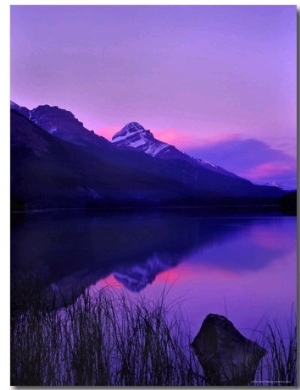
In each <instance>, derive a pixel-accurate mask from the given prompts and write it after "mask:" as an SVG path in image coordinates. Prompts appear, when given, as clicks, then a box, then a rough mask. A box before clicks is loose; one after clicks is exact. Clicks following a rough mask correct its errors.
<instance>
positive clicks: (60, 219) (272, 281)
mask: <svg viewBox="0 0 300 390" xmlns="http://www.w3.org/2000/svg"><path fill="white" fill-rule="evenodd" d="M11 270H12V283H14V280H15V278H19V277H20V276H24V275H26V274H28V273H31V272H34V273H38V275H39V277H41V278H43V280H44V282H45V284H47V285H49V286H51V288H53V289H56V290H57V289H60V290H61V291H64V292H67V291H70V290H71V289H73V288H74V287H77V286H79V285H83V286H84V287H86V288H93V289H98V288H101V287H102V286H106V285H110V286H112V287H113V289H115V290H116V291H122V290H124V291H127V293H128V294H129V295H130V297H132V298H133V299H134V298H135V297H136V296H137V295H138V294H139V295H140V294H142V295H145V296H146V298H147V299H150V300H151V299H155V298H156V297H159V296H160V295H161V293H162V292H163V291H165V292H167V294H166V302H167V303H168V304H173V303H174V302H177V307H180V309H181V312H182V313H183V315H184V316H185V317H186V318H187V321H188V323H189V326H190V329H191V332H192V334H195V333H196V332H197V331H198V330H199V327H200V325H201V323H202V321H203V319H204V318H205V316H206V315H207V314H209V313H218V314H223V315H225V316H227V317H228V318H229V319H230V320H231V321H233V323H234V324H235V326H236V327H237V328H239V329H240V330H241V331H242V333H244V334H245V335H248V336H251V334H252V333H253V330H254V329H257V328H259V327H261V325H262V324H264V323H265V322H266V321H273V320H274V319H277V320H278V321H279V322H280V324H282V326H283V327H284V326H285V324H286V320H287V319H288V318H289V316H290V314H291V311H292V308H293V307H294V310H295V309H296V306H297V305H296V296H297V295H296V283H297V276H296V275H297V272H296V218H295V217H284V216H275V215H274V216H272V215H255V216H254V215H252V216H251V215H250V216H249V215H244V216H243V215H235V216H226V215H221V216H220V215H219V216H217V215H215V216H212V217H209V216H207V215H206V216H201V215H194V214H193V213H192V212H191V213H189V214H184V213H181V214H176V213H160V212H157V213H144V214H141V213H139V214H131V213H123V214H113V215H112V214H106V215H101V214H96V215H95V214H86V213H80V214H79V213H76V214H75V213H67V214H66V213H49V214H46V213H41V214H35V215H26V216H23V217H21V218H16V219H13V221H12V233H11Z"/></svg>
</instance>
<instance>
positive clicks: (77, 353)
mask: <svg viewBox="0 0 300 390" xmlns="http://www.w3.org/2000/svg"><path fill="white" fill-rule="evenodd" d="M30 283H31V285H30V286H28V284H24V283H23V285H22V286H21V290H20V289H19V290H18V293H17V294H16V293H13V292H12V295H11V385H12V386H206V385H209V382H208V381H206V379H205V377H204V374H203V370H202V367H201V366H200V364H199V362H198V359H197V357H196V356H195V355H194V352H193V350H192V348H191V347H190V345H191V340H192V337H191V335H190V333H189V332H188V331H186V330H183V328H186V327H185V326H183V325H184V321H183V318H182V316H180V313H179V311H178V310H177V311H176V310H175V309H174V307H172V306H168V305H167V304H166V302H165V296H164V295H163V296H162V297H161V298H160V299H158V300H157V301H155V302H149V301H146V300H145V299H144V298H142V297H139V298H138V299H134V300H133V299H129V297H128V296H126V294H124V293H118V294H116V293H115V292H113V291H112V290H111V289H110V288H103V289H101V290H100V291H97V292H94V293H92V292H91V290H87V291H84V292H82V293H81V294H80V295H79V297H78V294H74V299H73V302H72V304H70V298H69V297H68V299H66V297H64V296H59V294H58V293H57V292H51V291H47V292H45V291H44V290H43V289H42V286H41V284H39V283H36V282H35V281H34V280H31V281H30ZM23 288H24V289H25V290H24V292H23V293H22V289H23ZM26 292H27V293H26ZM20 296H21V297H22V298H21V300H19V298H20ZM58 306H59V307H60V308H59V309H58ZM267 330H268V332H263V335H264V347H265V348H266V349H267V350H268V354H267V356H266V357H265V358H264V359H263V360H262V361H261V363H260V367H259V370H258V372H257V376H256V381H255V383H254V385H261V386H266V385H268V384H269V385H272V386H274V384H275V385H276V384H278V383H281V385H289V386H295V385H296V380H297V379H296V378H297V375H296V364H297V360H296V358H297V342H296V341H297V337H296V327H293V328H291V331H290V333H289V337H288V339H285V338H283V335H282V333H281V332H280V331H279V328H278V327H276V326H275V327H274V326H271V325H268V326H267ZM279 381H281V382H279ZM283 381H284V382H285V383H284V384H283ZM279 385H280V384H279Z"/></svg>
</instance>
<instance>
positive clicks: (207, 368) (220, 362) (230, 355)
mask: <svg viewBox="0 0 300 390" xmlns="http://www.w3.org/2000/svg"><path fill="white" fill-rule="evenodd" d="M192 347H193V348H194V351H195V353H196V355H197V357H198V359H199V361H200V364H201V366H202V367H203V370H204V373H205V377H206V379H207V382H208V383H209V384H210V385H214V386H232V385H233V386H247V385H249V384H251V382H253V381H254V377H255V372H256V370H257V366H258V364H259V362H260V360H261V358H262V357H263V356H264V355H265V354H266V353H267V351H266V350H265V349H264V348H262V347H261V346H259V345H258V344H257V343H256V342H254V341H251V340H249V339H247V338H246V337H244V336H243V335H242V334H241V333H240V332H239V331H238V330H237V329H236V328H235V327H234V325H233V324H232V322H230V321H229V320H228V319H227V318H226V317H224V316H221V315H218V314H209V315H208V316H207V317H206V318H205V320H204V321H203V323H202V326H201V328H200V331H199V333H198V334H197V336H196V337H195V339H194V340H193V342H192ZM252 384H253V383H252Z"/></svg>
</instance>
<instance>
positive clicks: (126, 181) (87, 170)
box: [11, 110, 192, 209]
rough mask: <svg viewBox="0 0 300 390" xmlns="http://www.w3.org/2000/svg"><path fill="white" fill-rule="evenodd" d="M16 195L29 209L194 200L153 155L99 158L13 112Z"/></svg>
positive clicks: (119, 154)
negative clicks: (181, 198) (187, 197)
mask: <svg viewBox="0 0 300 390" xmlns="http://www.w3.org/2000/svg"><path fill="white" fill-rule="evenodd" d="M11 194H12V198H13V199H15V200H16V201H19V202H21V203H22V204H25V206H24V207H25V208H27V209H32V208H45V207H87V206H89V205H99V206H101V205H106V204H110V203H112V204H124V203H125V204H127V203H128V202H129V203H132V202H134V203H138V202H154V203H155V202H160V201H167V200H170V199H174V198H176V197H185V196H187V195H191V194H192V191H191V189H190V188H188V187H186V186H185V185H183V183H180V182H179V181H178V180H175V179H174V178H172V177H170V175H168V166H166V164H164V162H161V163H160V164H157V162H156V161H155V160H153V159H152V158H151V157H149V156H144V155H140V154H139V153H133V154H132V153H128V152H123V151H118V150H115V151H114V153H109V152H107V151H106V153H103V154H100V153H99V154H98V155H96V154H95V153H93V152H89V151H87V150H85V149H83V148H81V147H79V146H77V145H74V144H71V143H70V142H66V141H64V140H61V139H58V138H56V137H54V136H53V135H51V134H49V133H47V132H46V131H45V130H43V129H41V128H40V127H39V126H37V125H36V124H34V123H33V122H31V121H30V120H29V119H28V118H26V117H24V116H23V115H21V114H19V113H18V112H16V111H14V110H12V111H11Z"/></svg>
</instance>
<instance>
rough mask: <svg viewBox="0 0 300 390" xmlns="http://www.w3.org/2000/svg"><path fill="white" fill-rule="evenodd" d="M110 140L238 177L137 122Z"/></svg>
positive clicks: (164, 157) (155, 155)
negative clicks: (165, 140)
mask: <svg viewBox="0 0 300 390" xmlns="http://www.w3.org/2000/svg"><path fill="white" fill-rule="evenodd" d="M112 142H113V144H114V145H116V146H118V147H121V148H134V149H136V150H139V151H142V152H144V153H147V154H150V155H151V156H153V157H157V158H160V159H178V160H182V161H187V162H189V163H190V164H191V165H193V166H194V167H199V166H200V167H202V168H205V169H208V170H209V171H212V172H217V173H220V174H223V175H226V176H231V177H236V178H237V177H238V176H237V175H235V174H234V173H232V172H228V171H226V170H225V169H223V168H221V167H219V166H217V165H214V164H211V163H209V162H207V161H204V160H201V159H198V158H194V157H191V156H189V155H188V154H186V153H183V152H181V151H180V150H178V149H177V148H175V146H173V145H169V144H167V143H165V142H162V141H159V140H158V139H156V138H154V136H153V134H152V133H151V132H150V130H145V129H144V127H143V126H142V125H140V124H139V123H137V122H130V123H128V124H127V125H126V126H124V127H123V128H122V129H121V130H120V131H119V132H117V133H116V134H115V135H114V136H113V137H112Z"/></svg>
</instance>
